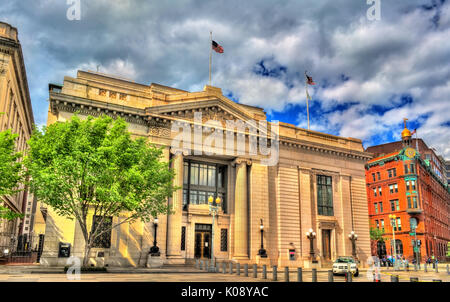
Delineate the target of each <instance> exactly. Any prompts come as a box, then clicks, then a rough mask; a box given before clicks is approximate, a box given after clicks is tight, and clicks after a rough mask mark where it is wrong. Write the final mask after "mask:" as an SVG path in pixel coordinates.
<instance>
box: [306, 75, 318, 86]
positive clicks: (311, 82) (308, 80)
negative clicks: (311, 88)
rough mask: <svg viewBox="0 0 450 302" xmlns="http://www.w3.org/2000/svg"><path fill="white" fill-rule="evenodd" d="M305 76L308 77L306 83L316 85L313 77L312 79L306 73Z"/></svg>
mask: <svg viewBox="0 0 450 302" xmlns="http://www.w3.org/2000/svg"><path fill="white" fill-rule="evenodd" d="M305 76H306V81H307V83H308V85H316V83H314V81H313V79H312V77H310V76H309V75H307V74H306V73H305Z"/></svg>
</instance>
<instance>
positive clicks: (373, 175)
mask: <svg viewBox="0 0 450 302" xmlns="http://www.w3.org/2000/svg"><path fill="white" fill-rule="evenodd" d="M372 179H373V181H375V173H372Z"/></svg>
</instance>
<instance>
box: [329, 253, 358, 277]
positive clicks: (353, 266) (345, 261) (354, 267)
mask: <svg viewBox="0 0 450 302" xmlns="http://www.w3.org/2000/svg"><path fill="white" fill-rule="evenodd" d="M349 266H350V272H351V273H352V274H353V276H355V277H358V275H359V269H358V263H357V261H356V260H355V258H353V257H350V256H341V257H338V258H337V259H336V261H334V263H333V275H338V274H345V273H347V272H348V267H349Z"/></svg>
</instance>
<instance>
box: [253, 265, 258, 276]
mask: <svg viewBox="0 0 450 302" xmlns="http://www.w3.org/2000/svg"><path fill="white" fill-rule="evenodd" d="M257 277H258V266H257V265H256V264H253V278H257Z"/></svg>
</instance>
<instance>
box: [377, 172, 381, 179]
mask: <svg viewBox="0 0 450 302" xmlns="http://www.w3.org/2000/svg"><path fill="white" fill-rule="evenodd" d="M377 177H378V180H380V179H381V175H380V172H377Z"/></svg>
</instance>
